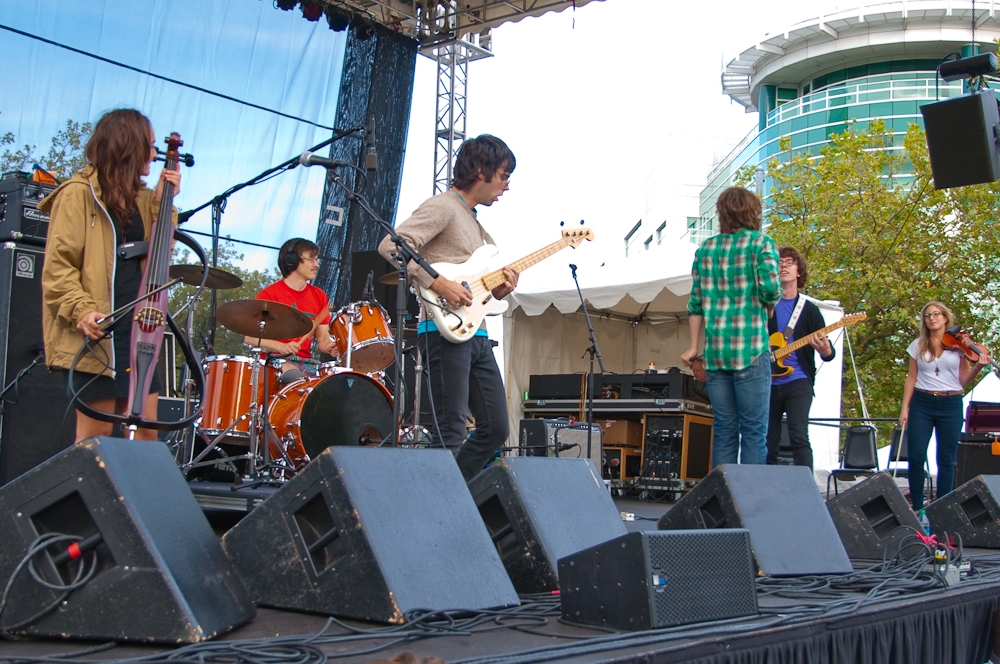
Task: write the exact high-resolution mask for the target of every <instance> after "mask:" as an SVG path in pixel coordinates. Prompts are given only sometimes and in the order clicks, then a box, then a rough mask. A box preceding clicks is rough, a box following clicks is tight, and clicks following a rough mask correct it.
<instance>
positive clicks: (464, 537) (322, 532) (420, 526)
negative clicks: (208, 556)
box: [222, 447, 518, 623]
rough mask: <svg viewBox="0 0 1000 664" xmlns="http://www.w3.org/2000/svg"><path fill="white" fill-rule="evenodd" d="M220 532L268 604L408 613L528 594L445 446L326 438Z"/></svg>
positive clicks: (357, 613)
mask: <svg viewBox="0 0 1000 664" xmlns="http://www.w3.org/2000/svg"><path fill="white" fill-rule="evenodd" d="M222 543H223V547H224V548H225V550H226V553H228V554H229V557H230V558H231V559H232V561H233V563H234V564H235V566H236V568H237V569H238V570H239V573H240V575H241V576H242V577H243V580H244V583H245V584H246V586H247V589H248V590H249V592H250V595H251V597H253V599H254V601H255V602H257V603H258V604H263V605H267V606H273V607H277V608H286V609H297V610H302V611H310V612H314V613H324V614H328V615H336V616H342V617H346V618H356V619H359V620H374V621H379V622H386V623H402V622H404V620H405V615H406V613H407V612H409V611H411V610H413V609H441V610H444V609H462V608H464V609H491V608H500V607H504V606H513V605H516V604H517V603H518V597H517V593H516V592H515V590H514V587H513V586H512V585H511V583H510V579H508V578H507V574H506V572H505V571H504V568H503V565H502V564H501V562H500V558H499V557H498V556H497V553H496V550H495V549H494V548H493V544H492V542H491V541H490V538H489V534H488V533H487V532H486V529H485V528H484V527H483V524H482V520H481V519H480V518H479V516H478V513H477V511H476V505H475V503H473V501H472V497H471V496H470V495H469V491H468V489H467V488H466V486H465V481H464V479H463V478H462V473H461V472H460V471H459V469H458V465H457V464H456V463H455V459H454V457H453V456H452V454H451V453H450V452H448V451H446V450H412V449H376V448H348V447H331V448H328V449H327V450H326V451H324V452H323V453H322V454H320V455H319V456H318V457H317V458H315V459H313V461H312V462H311V463H310V464H309V465H307V466H306V467H305V468H304V469H303V470H301V471H299V472H298V473H297V474H296V475H295V477H293V478H292V480H291V481H289V482H288V483H287V484H286V485H284V486H283V487H281V489H279V490H278V491H277V492H276V493H275V494H274V495H273V496H271V497H270V498H268V499H267V500H266V501H264V503H263V504H262V505H260V506H259V507H257V508H256V509H255V510H254V511H253V512H251V513H250V514H249V515H248V516H247V517H245V518H244V519H243V520H242V521H240V523H239V524H237V525H236V526H235V527H234V528H233V529H231V530H230V531H229V532H227V533H226V534H225V536H224V537H223V540H222Z"/></svg>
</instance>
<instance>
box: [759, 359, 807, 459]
mask: <svg viewBox="0 0 1000 664" xmlns="http://www.w3.org/2000/svg"><path fill="white" fill-rule="evenodd" d="M812 400H813V388H812V385H811V384H810V382H809V379H807V378H800V379H799V380H793V381H792V382H790V383H785V384H784V385H772V386H771V411H770V415H769V416H768V420H767V462H768V463H769V464H771V465H772V466H773V465H776V464H777V463H778V447H779V446H780V444H781V416H782V415H784V414H787V415H788V442H789V443H791V445H792V462H793V463H794V464H795V465H796V466H808V467H809V469H810V470H812V467H813V451H812V446H810V445H809V408H810V407H812Z"/></svg>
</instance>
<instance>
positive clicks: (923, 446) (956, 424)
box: [906, 390, 965, 511]
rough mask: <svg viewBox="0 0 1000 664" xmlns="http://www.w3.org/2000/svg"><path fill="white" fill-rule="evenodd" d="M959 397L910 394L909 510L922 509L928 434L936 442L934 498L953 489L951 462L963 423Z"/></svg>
mask: <svg viewBox="0 0 1000 664" xmlns="http://www.w3.org/2000/svg"><path fill="white" fill-rule="evenodd" d="M962 409H963V404H962V395H961V394H955V395H953V396H950V397H936V396H933V395H930V394H927V393H926V392H918V391H916V390H914V391H913V396H912V397H910V415H909V421H908V422H907V429H908V431H907V434H906V435H907V438H908V441H909V446H908V449H907V452H908V455H909V462H908V463H907V474H908V475H909V480H910V502H911V503H913V510H914V511H917V510H919V509H920V508H922V507H923V506H924V478H925V475H924V464H925V463H926V462H927V445H928V444H929V443H930V440H931V431H932V430H933V431H934V437H935V439H936V440H937V468H938V475H937V495H938V496H943V495H944V494H946V493H949V492H950V491H951V490H952V489H954V488H955V461H956V459H957V457H958V438H959V436H960V435H961V433H962V424H964V422H965V413H964V412H963V410H962Z"/></svg>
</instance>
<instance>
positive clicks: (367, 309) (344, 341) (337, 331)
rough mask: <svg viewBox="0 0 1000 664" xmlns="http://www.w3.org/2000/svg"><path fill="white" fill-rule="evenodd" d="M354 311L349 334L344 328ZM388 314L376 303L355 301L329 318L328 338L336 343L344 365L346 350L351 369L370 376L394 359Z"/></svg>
mask: <svg viewBox="0 0 1000 664" xmlns="http://www.w3.org/2000/svg"><path fill="white" fill-rule="evenodd" d="M352 310H353V312H354V315H353V323H354V326H353V328H352V334H351V335H348V333H347V329H348V326H349V323H350V322H351V319H352V316H351V311H352ZM389 322H390V321H389V315H388V314H387V313H386V312H385V309H383V308H382V305H380V304H379V303H378V302H367V301H362V302H354V303H352V304H349V305H348V306H346V307H341V308H340V309H338V310H337V311H336V312H335V313H333V314H331V317H330V336H332V337H333V341H334V343H336V344H337V350H339V351H340V358H341V360H342V361H343V362H347V351H348V348H350V351H351V365H350V367H349V368H350V369H353V370H355V371H361V372H364V373H372V372H375V371H380V370H382V369H385V368H386V367H387V366H389V365H390V364H392V363H393V361H394V360H395V359H396V349H395V346H394V342H393V338H392V331H391V330H390V329H389Z"/></svg>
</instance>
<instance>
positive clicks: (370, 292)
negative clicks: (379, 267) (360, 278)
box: [362, 270, 375, 302]
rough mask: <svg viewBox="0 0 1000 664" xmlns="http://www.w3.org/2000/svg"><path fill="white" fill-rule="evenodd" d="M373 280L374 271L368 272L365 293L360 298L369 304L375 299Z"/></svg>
mask: <svg viewBox="0 0 1000 664" xmlns="http://www.w3.org/2000/svg"><path fill="white" fill-rule="evenodd" d="M374 280H375V270H368V280H367V281H366V282H365V292H364V295H363V296H362V297H363V298H364V299H365V300H367V301H369V302H371V301H372V300H374V299H375V285H374V283H373V281H374Z"/></svg>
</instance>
